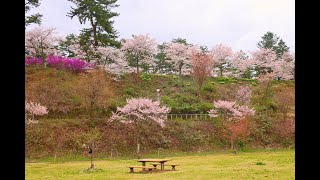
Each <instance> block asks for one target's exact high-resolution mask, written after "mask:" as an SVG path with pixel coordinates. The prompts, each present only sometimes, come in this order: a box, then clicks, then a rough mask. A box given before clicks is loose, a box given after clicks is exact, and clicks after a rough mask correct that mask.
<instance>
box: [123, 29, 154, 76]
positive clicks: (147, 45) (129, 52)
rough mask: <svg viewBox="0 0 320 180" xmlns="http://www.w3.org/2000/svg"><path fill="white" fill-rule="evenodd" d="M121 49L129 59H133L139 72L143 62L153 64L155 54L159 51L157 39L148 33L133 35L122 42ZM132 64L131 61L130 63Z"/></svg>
mask: <svg viewBox="0 0 320 180" xmlns="http://www.w3.org/2000/svg"><path fill="white" fill-rule="evenodd" d="M121 51H123V52H124V53H125V55H126V57H127V61H129V62H130V61H133V63H134V64H135V65H134V66H135V67H136V69H137V73H139V66H140V65H141V64H149V65H150V64H153V63H154V62H153V60H154V56H155V54H156V53H157V43H156V41H155V39H153V38H150V37H149V35H148V34H146V35H133V37H132V38H131V39H125V41H124V42H122V47H121ZM129 64H130V63H129Z"/></svg>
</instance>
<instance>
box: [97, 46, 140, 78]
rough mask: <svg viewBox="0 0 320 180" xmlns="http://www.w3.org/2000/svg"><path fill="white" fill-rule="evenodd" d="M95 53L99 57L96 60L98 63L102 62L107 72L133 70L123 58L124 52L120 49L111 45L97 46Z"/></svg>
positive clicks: (115, 72)
mask: <svg viewBox="0 0 320 180" xmlns="http://www.w3.org/2000/svg"><path fill="white" fill-rule="evenodd" d="M97 53H98V54H99V55H100V57H101V58H100V59H99V60H98V62H99V64H102V66H103V67H104V68H105V70H107V71H108V72H110V73H113V74H116V75H120V74H123V73H130V72H134V68H132V67H130V66H129V64H128V62H127V61H126V60H125V54H124V53H123V52H122V51H121V50H120V49H117V48H114V47H111V46H107V47H101V46H99V47H97Z"/></svg>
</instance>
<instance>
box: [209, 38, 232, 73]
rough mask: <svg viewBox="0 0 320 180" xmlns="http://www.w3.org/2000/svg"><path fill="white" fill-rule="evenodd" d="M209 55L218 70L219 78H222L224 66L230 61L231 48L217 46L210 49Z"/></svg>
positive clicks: (221, 45)
mask: <svg viewBox="0 0 320 180" xmlns="http://www.w3.org/2000/svg"><path fill="white" fill-rule="evenodd" d="M210 54H211V55H212V57H213V61H214V67H217V68H219V70H220V76H222V75H223V71H224V66H225V65H226V64H227V63H228V62H229V61H230V60H231V58H232V55H233V53H232V49H231V47H229V46H225V45H224V44H218V45H216V46H214V47H213V48H212V50H211V51H210Z"/></svg>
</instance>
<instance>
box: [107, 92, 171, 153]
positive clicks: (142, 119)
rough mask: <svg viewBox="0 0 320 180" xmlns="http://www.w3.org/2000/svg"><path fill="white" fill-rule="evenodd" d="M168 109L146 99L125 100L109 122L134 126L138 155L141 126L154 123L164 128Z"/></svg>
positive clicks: (157, 102)
mask: <svg viewBox="0 0 320 180" xmlns="http://www.w3.org/2000/svg"><path fill="white" fill-rule="evenodd" d="M169 112H170V108H168V107H166V106H161V105H160V102H159V101H152V100H151V99H147V98H132V99H127V104H126V105H125V106H124V107H122V108H121V107H118V108H117V111H116V113H113V114H112V116H111V118H110V121H111V122H112V121H120V122H122V123H124V124H131V123H133V124H134V125H135V126H136V130H137V131H136V134H135V136H136V142H137V154H138V156H139V155H140V152H139V149H140V138H139V137H140V135H141V133H142V131H143V130H142V124H146V123H149V122H155V123H157V124H158V125H160V127H164V126H165V122H164V121H165V119H166V114H167V113H169Z"/></svg>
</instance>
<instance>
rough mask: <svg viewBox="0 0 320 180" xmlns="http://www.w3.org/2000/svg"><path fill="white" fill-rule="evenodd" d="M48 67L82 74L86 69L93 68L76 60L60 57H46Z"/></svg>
mask: <svg viewBox="0 0 320 180" xmlns="http://www.w3.org/2000/svg"><path fill="white" fill-rule="evenodd" d="M47 62H48V66H49V67H52V68H56V69H67V70H69V71H74V72H83V71H85V70H86V68H90V67H93V65H91V64H90V63H87V62H85V61H82V60H81V59H77V58H64V57H61V56H52V55H50V56H48V60H47Z"/></svg>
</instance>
